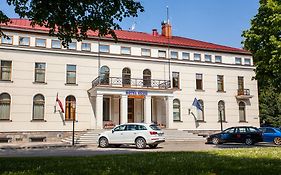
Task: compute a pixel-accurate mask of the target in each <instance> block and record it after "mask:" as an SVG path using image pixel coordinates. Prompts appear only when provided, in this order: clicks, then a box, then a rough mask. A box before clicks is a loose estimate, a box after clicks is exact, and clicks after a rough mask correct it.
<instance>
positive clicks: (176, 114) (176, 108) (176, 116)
mask: <svg viewBox="0 0 281 175" xmlns="http://www.w3.org/2000/svg"><path fill="white" fill-rule="evenodd" d="M180 115H181V105H180V101H179V100H178V99H174V100H173V120H174V121H180Z"/></svg>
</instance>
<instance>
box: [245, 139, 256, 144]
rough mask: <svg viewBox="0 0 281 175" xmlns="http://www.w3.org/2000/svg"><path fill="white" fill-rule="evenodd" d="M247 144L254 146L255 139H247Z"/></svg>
mask: <svg viewBox="0 0 281 175" xmlns="http://www.w3.org/2000/svg"><path fill="white" fill-rule="evenodd" d="M245 144H246V145H253V144H254V141H253V139H251V138H246V140H245Z"/></svg>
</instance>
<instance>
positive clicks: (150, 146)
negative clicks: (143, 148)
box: [148, 144, 158, 149]
mask: <svg viewBox="0 0 281 175" xmlns="http://www.w3.org/2000/svg"><path fill="white" fill-rule="evenodd" d="M148 146H149V148H152V149H154V148H156V147H157V146H158V144H155V145H148Z"/></svg>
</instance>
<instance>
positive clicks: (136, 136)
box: [98, 123, 165, 149]
mask: <svg viewBox="0 0 281 175" xmlns="http://www.w3.org/2000/svg"><path fill="white" fill-rule="evenodd" d="M161 142H165V137H164V132H163V131H161V129H160V128H159V127H158V126H157V125H155V124H145V123H128V124H122V125H119V126H116V127H115V128H113V129H112V130H111V131H105V132H103V133H101V134H100V135H99V138H98V144H99V147H102V148H105V147H108V146H109V145H114V146H116V147H118V146H121V145H122V144H129V145H136V147H137V148H139V149H141V148H145V147H146V145H148V146H149V147H150V148H156V147H157V145H158V144H159V143H161Z"/></svg>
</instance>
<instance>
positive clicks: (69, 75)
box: [66, 64, 76, 84]
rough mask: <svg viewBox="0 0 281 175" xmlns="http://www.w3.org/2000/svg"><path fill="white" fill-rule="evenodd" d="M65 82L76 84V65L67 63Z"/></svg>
mask: <svg viewBox="0 0 281 175" xmlns="http://www.w3.org/2000/svg"><path fill="white" fill-rule="evenodd" d="M66 84H76V65H70V64H67V66H66Z"/></svg>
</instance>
